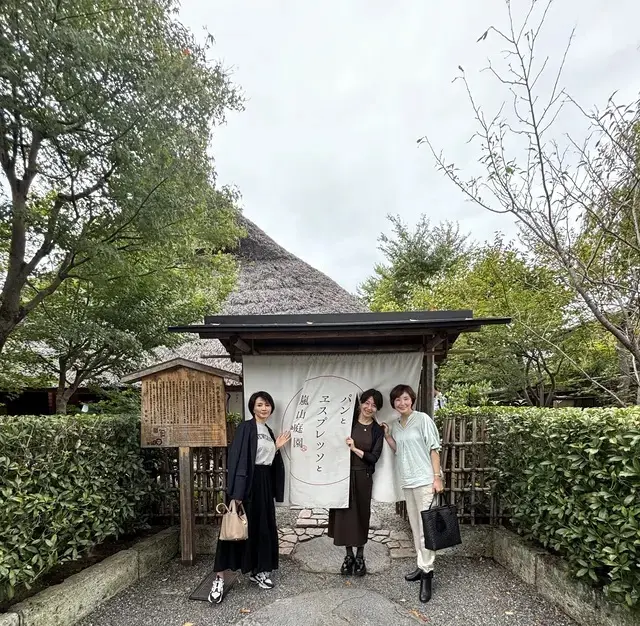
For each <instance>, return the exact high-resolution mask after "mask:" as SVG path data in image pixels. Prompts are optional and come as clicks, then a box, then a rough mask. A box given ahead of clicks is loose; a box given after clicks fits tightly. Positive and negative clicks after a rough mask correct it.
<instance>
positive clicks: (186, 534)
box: [178, 447, 196, 565]
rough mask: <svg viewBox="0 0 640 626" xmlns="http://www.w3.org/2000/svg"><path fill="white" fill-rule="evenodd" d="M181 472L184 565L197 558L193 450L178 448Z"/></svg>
mask: <svg viewBox="0 0 640 626" xmlns="http://www.w3.org/2000/svg"><path fill="white" fill-rule="evenodd" d="M178 468H179V471H180V474H179V481H180V555H181V560H182V563H183V564H184V565H193V563H194V561H195V558H196V535H195V523H196V519H195V508H194V506H193V449H192V448H187V447H180V448H178Z"/></svg>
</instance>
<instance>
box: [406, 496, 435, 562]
mask: <svg viewBox="0 0 640 626" xmlns="http://www.w3.org/2000/svg"><path fill="white" fill-rule="evenodd" d="M402 491H403V492H404V499H405V501H406V503H407V513H408V515H409V524H411V532H412V533H413V544H414V546H415V548H416V554H417V555H418V568H419V569H421V570H422V571H423V572H431V571H432V570H433V563H434V561H435V560H436V553H435V552H434V551H433V550H427V549H426V548H425V547H424V530H423V527H422V517H421V516H420V511H424V510H426V509H428V508H429V506H430V505H431V501H432V500H433V485H425V486H424V487H415V488H414V489H403V490H402Z"/></svg>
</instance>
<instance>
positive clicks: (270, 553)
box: [214, 465, 279, 574]
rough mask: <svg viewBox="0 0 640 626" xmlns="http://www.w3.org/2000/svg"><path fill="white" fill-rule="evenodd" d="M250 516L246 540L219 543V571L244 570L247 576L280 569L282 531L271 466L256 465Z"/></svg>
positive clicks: (247, 504) (250, 501)
mask: <svg viewBox="0 0 640 626" xmlns="http://www.w3.org/2000/svg"><path fill="white" fill-rule="evenodd" d="M243 505H244V509H245V511H246V513H247V522H248V524H247V525H248V528H249V538H248V539H247V540H246V541H221V540H218V546H217V548H216V557H215V564H214V567H215V571H216V572H222V571H224V570H227V569H228V570H241V571H242V573H243V574H247V573H252V574H255V573H257V572H271V571H273V570H275V569H278V556H279V551H278V528H277V526H276V507H275V500H274V492H273V478H272V472H271V466H270V465H256V467H255V470H254V472H253V483H252V485H251V495H250V497H249V500H247V501H246V502H243Z"/></svg>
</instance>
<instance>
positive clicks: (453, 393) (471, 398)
mask: <svg viewBox="0 0 640 626" xmlns="http://www.w3.org/2000/svg"><path fill="white" fill-rule="evenodd" d="M492 390H493V389H492V387H491V383H490V382H488V381H486V380H481V381H480V382H477V383H468V384H464V383H456V384H453V385H452V386H451V387H450V388H449V390H448V392H447V407H450V406H451V407H455V406H484V405H486V404H489V394H490V393H491V391H492Z"/></svg>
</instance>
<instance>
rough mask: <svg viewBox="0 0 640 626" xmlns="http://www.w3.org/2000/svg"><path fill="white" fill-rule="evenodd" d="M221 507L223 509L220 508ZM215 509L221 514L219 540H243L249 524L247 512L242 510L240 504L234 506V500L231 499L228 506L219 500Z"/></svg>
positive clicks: (246, 536)
mask: <svg viewBox="0 0 640 626" xmlns="http://www.w3.org/2000/svg"><path fill="white" fill-rule="evenodd" d="M220 507H222V508H223V511H224V512H223V511H221V510H220ZM216 511H217V512H218V513H219V514H220V515H222V525H221V526H220V540H221V541H244V540H245V539H247V538H248V537H249V524H248V523H247V514H246V513H245V512H244V507H243V506H242V504H241V505H240V506H239V507H237V508H236V501H235V500H231V506H230V507H228V506H227V505H226V504H224V502H221V503H220V504H219V505H218V506H217V507H216Z"/></svg>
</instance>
